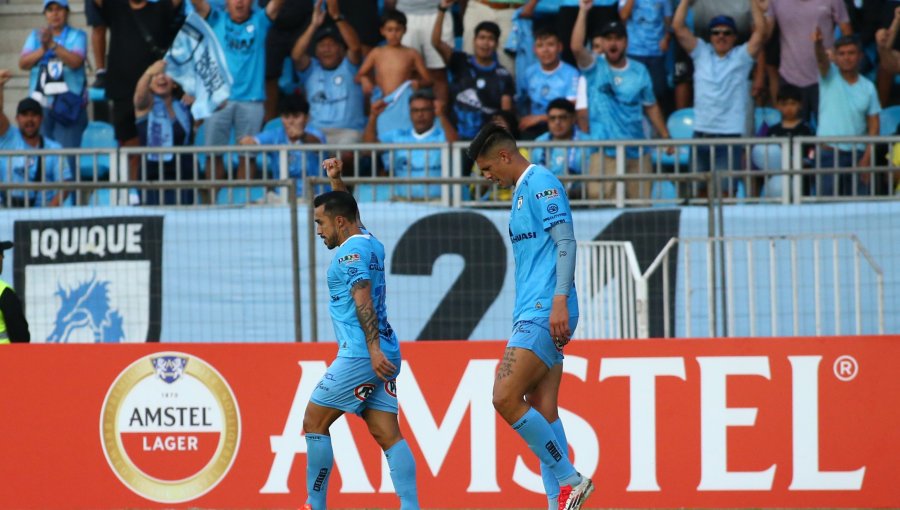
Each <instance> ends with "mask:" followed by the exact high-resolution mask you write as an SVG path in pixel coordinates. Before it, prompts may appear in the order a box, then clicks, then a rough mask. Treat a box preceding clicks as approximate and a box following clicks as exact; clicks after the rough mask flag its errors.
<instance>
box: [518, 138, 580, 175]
mask: <svg viewBox="0 0 900 510" xmlns="http://www.w3.org/2000/svg"><path fill="white" fill-rule="evenodd" d="M551 138H552V137H551V136H550V132H547V133H544V134H542V135H541V136H539V137H537V138H535V139H534V141H535V142H548V141H550V140H551ZM590 139H591V137H590V136H588V135H586V134H584V133H583V132H581V130H580V129H578V128H577V127H576V128H575V132H574V134H573V136H572V140H577V141H581V140H590ZM593 153H594V149H591V148H589V147H546V148H545V147H535V148H534V149H532V150H531V161H532V162H533V163H534V164H536V165H543V166H545V167H547V168H548V169H549V170H550V172H551V173H552V174H553V175H567V174H581V173H584V172H583V169H585V168H587V167H588V164H589V163H590V157H591V154H593Z"/></svg>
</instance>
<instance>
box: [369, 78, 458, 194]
mask: <svg viewBox="0 0 900 510" xmlns="http://www.w3.org/2000/svg"><path fill="white" fill-rule="evenodd" d="M383 111H384V104H383V102H381V101H379V102H375V103H373V104H372V112H371V114H370V115H369V122H368V124H366V131H365V135H364V136H363V140H364V141H365V142H367V143H375V142H381V143H402V144H418V143H430V144H437V143H445V142H455V141H456V140H457V134H456V129H455V128H454V127H453V123H452V122H451V121H450V119H448V118H447V115H446V114H445V113H444V108H443V106H442V105H441V104H440V102H439V101H435V99H434V94H433V93H432V91H431V89H419V90H417V91H415V92H414V93H413V94H412V96H411V97H410V99H409V118H410V121H411V122H412V128H401V129H395V130H393V131H388V132H386V133H382V134H380V135H377V134H376V131H377V127H376V126H377V123H378V116H379V115H381V113H382V112H383ZM381 159H382V162H383V164H384V166H385V167H386V168H388V172H389V173H390V175H392V176H394V177H442V176H443V174H442V164H441V151H440V150H439V149H427V150H423V149H414V150H408V149H398V150H394V151H391V152H388V153H386V154H383V155H382V157H381ZM392 164H393V167H392V166H391V165H392ZM393 194H394V196H395V197H398V198H402V199H412V200H423V199H426V200H430V199H437V198H440V197H441V186H440V185H439V184H432V185H428V186H426V185H423V184H416V185H405V184H399V185H396V186H394V191H393Z"/></svg>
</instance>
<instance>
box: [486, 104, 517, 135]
mask: <svg viewBox="0 0 900 510" xmlns="http://www.w3.org/2000/svg"><path fill="white" fill-rule="evenodd" d="M491 122H493V123H495V124H500V127H503V128H505V129H506V130H507V131H509V134H511V135H512V137H513V140H518V139H519V117H517V116H516V112H514V111H512V110H497V111H496V112H494V113H492V114H491Z"/></svg>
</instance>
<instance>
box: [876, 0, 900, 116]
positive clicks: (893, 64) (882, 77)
mask: <svg viewBox="0 0 900 510" xmlns="http://www.w3.org/2000/svg"><path fill="white" fill-rule="evenodd" d="M885 7H890V8H892V10H891V11H887V12H885V10H883V11H882V12H883V15H882V18H881V19H882V21H885V20H889V21H887V22H886V23H885V26H884V28H880V29H879V30H878V31H877V32H875V42H876V45H877V48H878V62H879V64H878V78H877V79H878V98H879V100H880V101H881V103H882V104H884V105H887V104H889V103H890V102H891V99H892V95H893V94H892V90H893V88H894V79H895V77H896V76H897V73H900V40H898V37H897V32H898V30H900V1H894V2H886V3H885Z"/></svg>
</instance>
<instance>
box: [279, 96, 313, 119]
mask: <svg viewBox="0 0 900 510" xmlns="http://www.w3.org/2000/svg"><path fill="white" fill-rule="evenodd" d="M278 113H279V114H281V115H289V114H292V113H302V114H308V113H309V103H308V102H306V98H305V97H303V96H301V95H299V94H286V95H284V96H281V99H279V100H278Z"/></svg>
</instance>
